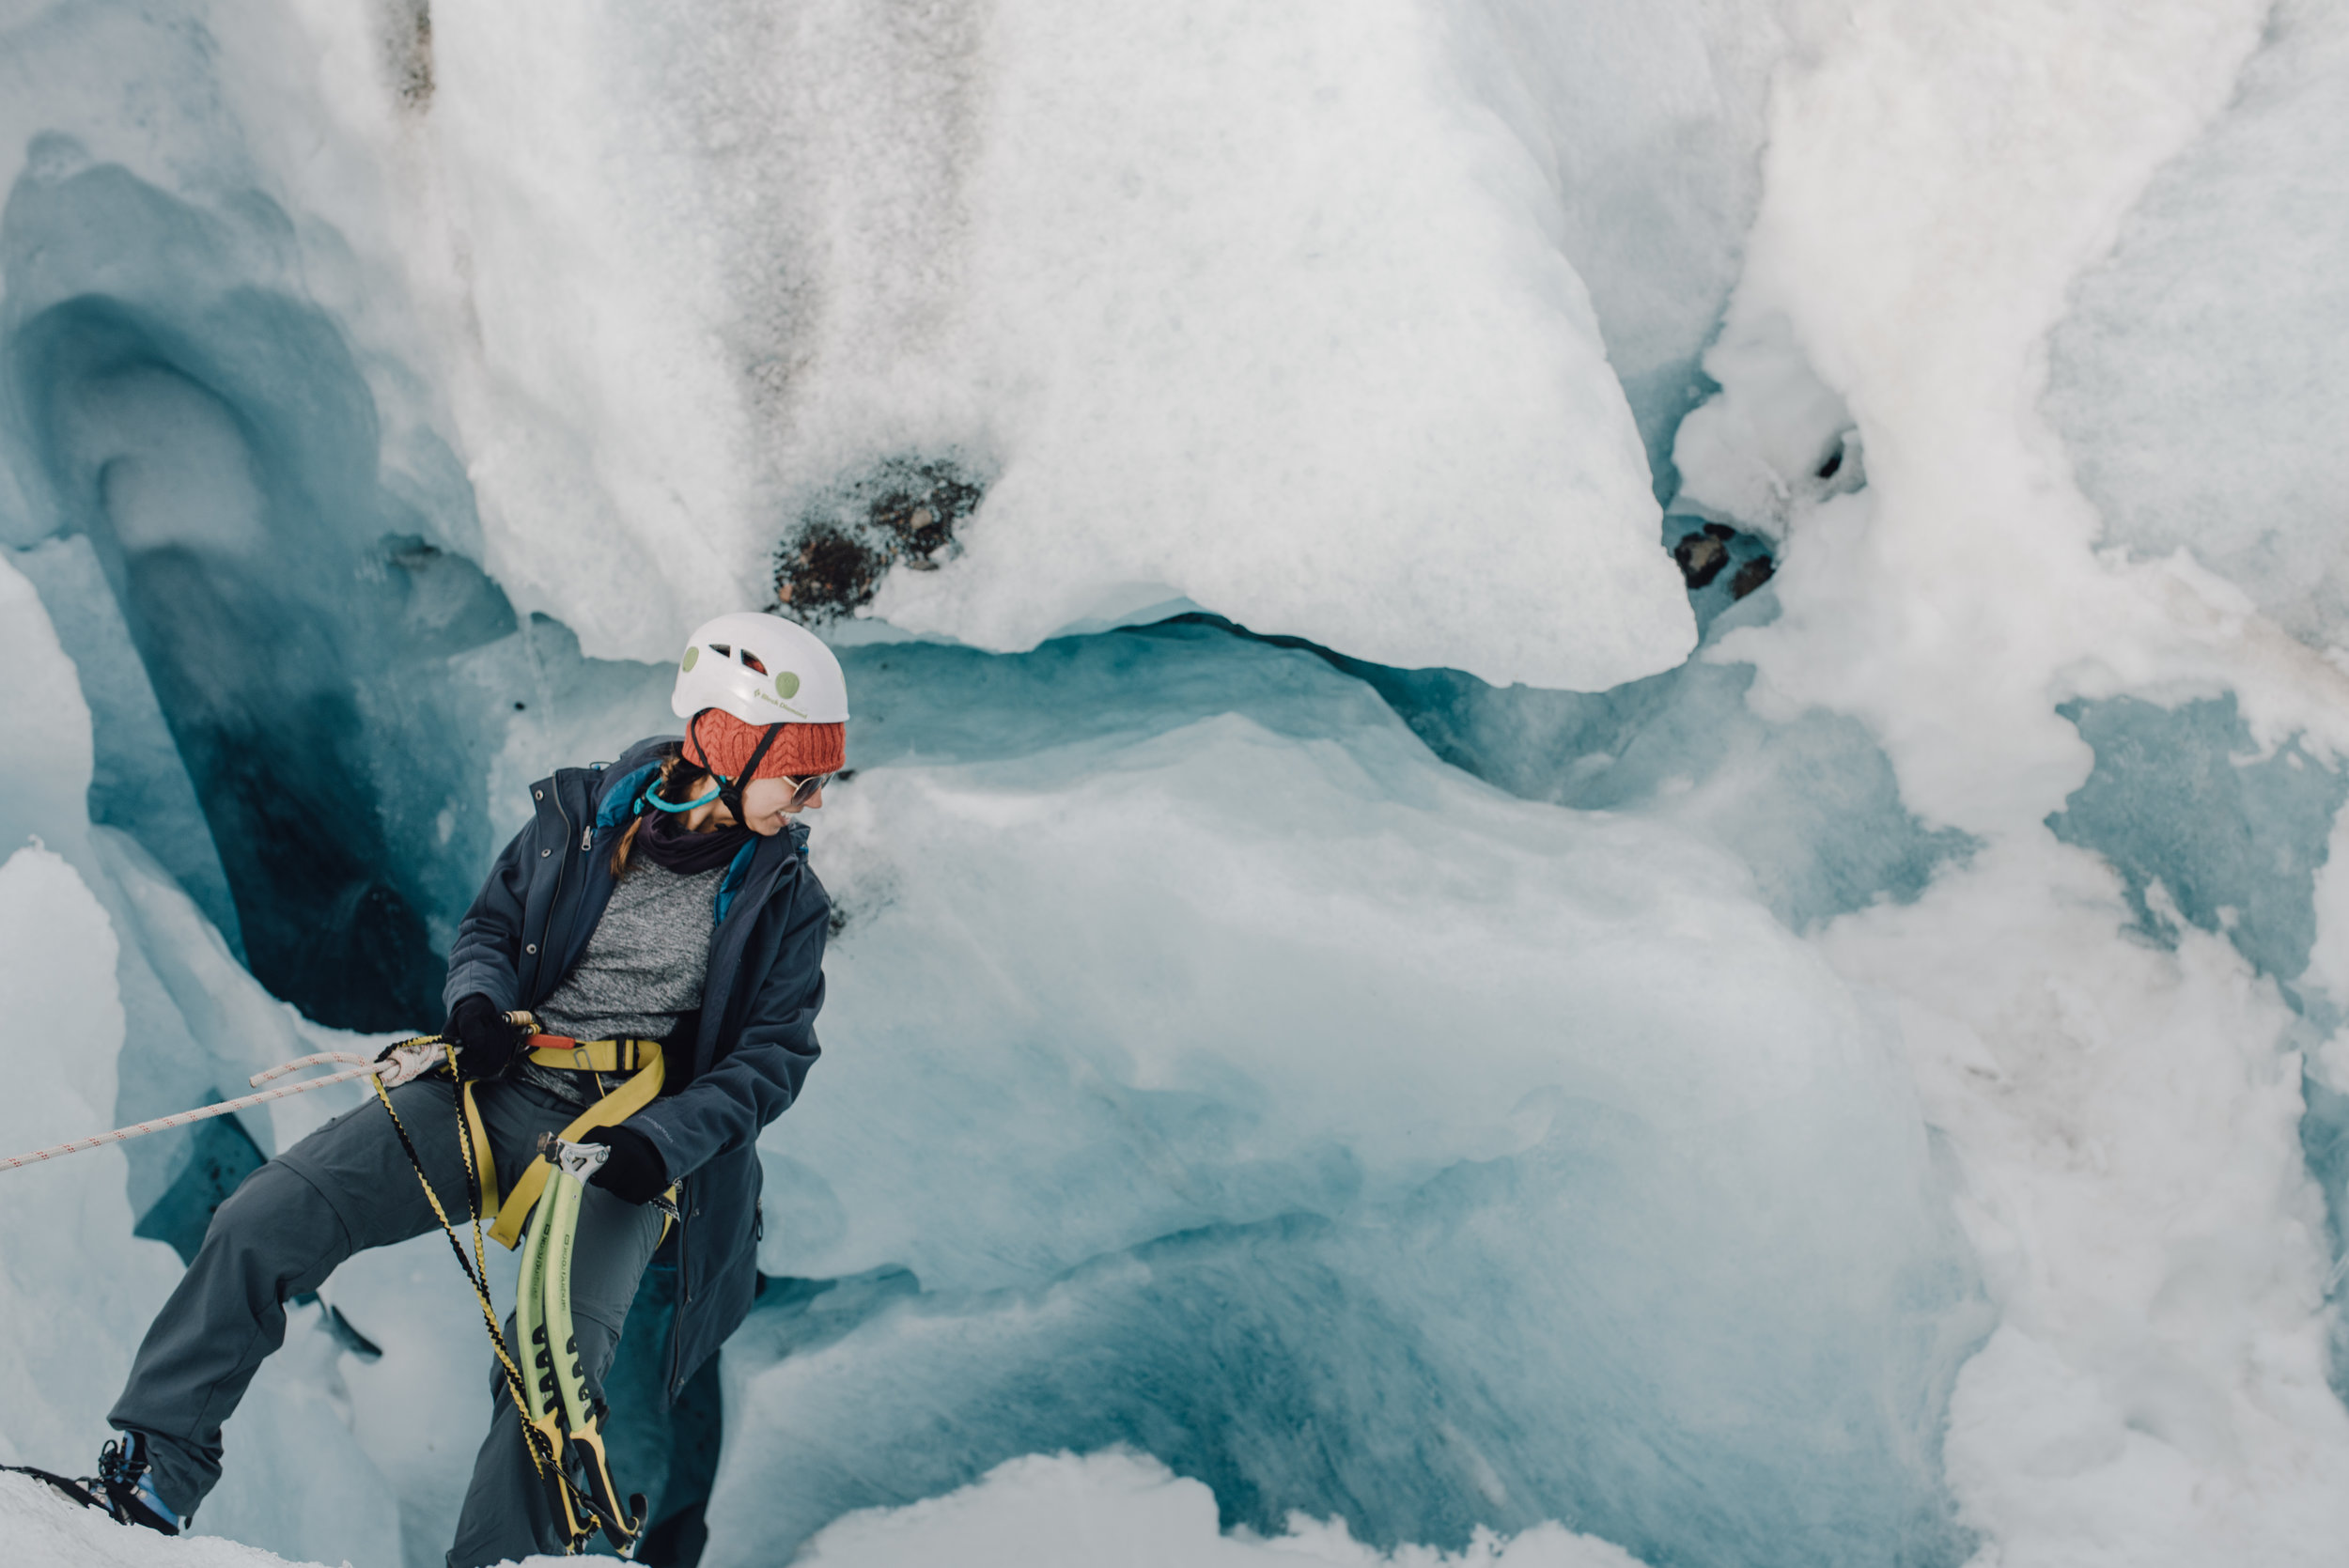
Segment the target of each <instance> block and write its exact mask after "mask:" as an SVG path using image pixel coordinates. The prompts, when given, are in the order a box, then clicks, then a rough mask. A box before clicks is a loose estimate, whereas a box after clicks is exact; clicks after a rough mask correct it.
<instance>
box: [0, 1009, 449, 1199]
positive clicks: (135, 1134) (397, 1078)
mask: <svg viewBox="0 0 2349 1568" xmlns="http://www.w3.org/2000/svg"><path fill="white" fill-rule="evenodd" d="M439 1043H440V1042H439V1040H438V1038H437V1037H435V1038H429V1039H422V1040H403V1041H401V1042H400V1043H399V1044H398V1045H397V1046H394V1047H392V1048H390V1049H389V1050H386V1051H384V1052H383V1053H381V1055H379V1056H376V1057H373V1058H369V1057H365V1056H361V1055H359V1054H358V1053H356V1052H354V1051H347V1050H324V1051H319V1053H318V1054H317V1055H315V1056H304V1057H300V1058H297V1059H296V1060H294V1061H291V1062H285V1063H279V1064H278V1065H276V1066H274V1067H272V1068H269V1069H268V1070H267V1071H265V1072H258V1073H255V1074H254V1075H253V1076H252V1077H251V1078H249V1079H246V1080H245V1081H246V1082H247V1083H249V1084H251V1085H253V1086H254V1087H255V1088H259V1087H260V1086H261V1085H262V1084H264V1083H267V1082H269V1081H270V1080H271V1079H279V1078H283V1077H285V1076H286V1075H287V1074H288V1073H293V1072H300V1071H301V1070H302V1069H303V1068H304V1067H317V1066H322V1065H325V1064H327V1063H336V1062H342V1063H353V1065H350V1066H349V1067H347V1068H346V1069H345V1070H344V1071H342V1072H339V1073H329V1074H327V1075H326V1076H325V1077H324V1078H312V1079H303V1081H301V1082H300V1083H288V1084H281V1085H280V1086H278V1087H277V1088H275V1089H271V1090H267V1091H265V1092H264V1093H261V1094H246V1095H244V1096H242V1097H241V1098H239V1099H233V1100H224V1101H222V1102H221V1103H220V1104H218V1105H206V1106H198V1107H197V1108H196V1109H195V1110H181V1111H178V1112H175V1113H174V1114H172V1115H169V1116H158V1117H157V1118H155V1120H153V1121H151V1122H139V1123H135V1124H133V1125H132V1126H127V1127H117V1128H116V1129H115V1130H114V1131H112V1132H101V1133H96V1134H93V1135H92V1136H90V1137H88V1138H77V1139H75V1140H73V1141H71V1142H70V1143H54V1144H52V1145H50V1146H49V1147H48V1148H46V1149H35V1150H34V1151H33V1152H32V1153H31V1154H28V1155H9V1156H8V1157H0V1171H17V1170H22V1169H23V1167H25V1166H27V1165H38V1164H39V1163H40V1162H41V1161H42V1160H45V1159H55V1158H57V1157H59V1156H61V1155H78V1154H80V1153H81V1152H82V1151H83V1150H85V1149H96V1148H101V1147H103V1146H104V1145H105V1144H108V1143H123V1142H128V1141H130V1140H132V1139H133V1138H144V1137H146V1136H147V1135H148V1133H150V1132H162V1131H163V1130H164V1129H166V1128H169V1127H183V1126H187V1125H188V1124H189V1123H191V1122H201V1121H205V1120H207V1119H209V1118H210V1117H214V1116H226V1115H228V1114H230V1113H231V1112H233V1111H239V1110H250V1109H252V1108H253V1107H254V1106H257V1105H266V1104H268V1103H269V1102H270V1101H271V1100H282V1099H284V1098H285V1097H286V1096H287V1095H288V1094H308V1093H309V1092H310V1091H311V1090H313V1089H324V1088H326V1087H328V1086H329V1085H331V1084H336V1083H348V1082H350V1080H351V1079H359V1078H374V1079H378V1080H379V1081H380V1082H381V1083H383V1084H386V1085H389V1086H392V1087H397V1086H398V1085H400V1084H402V1083H405V1082H407V1081H408V1080H409V1079H412V1078H414V1077H416V1076H418V1075H419V1074H420V1073H423V1072H426V1071H428V1070H429V1069H430V1067H431V1065H432V1064H433V1063H436V1062H437V1061H438V1060H439V1053H438V1052H436V1051H432V1050H431V1049H430V1048H431V1047H433V1046H436V1045H438V1044H439ZM403 1053H404V1054H403Z"/></svg>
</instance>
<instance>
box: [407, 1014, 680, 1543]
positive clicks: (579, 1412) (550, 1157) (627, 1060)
mask: <svg viewBox="0 0 2349 1568" xmlns="http://www.w3.org/2000/svg"><path fill="white" fill-rule="evenodd" d="M506 1021H507V1022H508V1023H511V1024H513V1025H514V1026H515V1027H517V1028H519V1029H521V1030H522V1031H524V1032H526V1033H527V1034H528V1035H529V1036H530V1037H531V1038H534V1039H537V1040H539V1041H542V1042H544V1043H543V1044H540V1045H537V1046H535V1047H533V1048H531V1049H530V1050H529V1051H528V1053H527V1059H528V1060H529V1061H530V1062H532V1063H534V1064H536V1065H537V1066H541V1067H550V1068H554V1069H556V1070H559V1071H572V1072H584V1073H592V1074H594V1075H595V1076H596V1082H597V1085H598V1087H599V1088H600V1087H601V1086H602V1081H603V1078H604V1076H605V1075H606V1074H616V1073H622V1072H626V1073H630V1074H632V1075H633V1076H631V1077H630V1079H628V1081H627V1082H626V1083H624V1084H622V1085H621V1086H620V1087H619V1088H617V1089H615V1090H614V1091H612V1092H611V1093H609V1094H604V1095H603V1096H602V1097H601V1098H600V1099H599V1100H598V1101H597V1102H596V1103H595V1104H594V1105H592V1106H590V1107H588V1109H587V1110H585V1111H584V1112H583V1113H582V1114H581V1115H580V1116H578V1117H576V1118H575V1119H573V1120H572V1122H571V1123H570V1124H569V1125H568V1126H566V1127H564V1128H563V1130H562V1131H561V1132H559V1133H548V1134H546V1135H544V1136H543V1137H541V1138H540V1139H539V1141H538V1148H539V1152H538V1154H537V1157H534V1158H533V1159H532V1160H531V1162H530V1164H529V1165H528V1166H527V1167H525V1168H524V1170H523V1172H522V1175H521V1179H520V1180H519V1181H517V1182H516V1183H515V1184H514V1188H513V1190H512V1191H511V1192H509V1193H507V1194H506V1201H505V1203H503V1204H502V1205H497V1193H498V1181H497V1171H496V1167H495V1165H494V1164H493V1163H492V1161H491V1158H490V1138H489V1132H488V1129H487V1127H486V1126H484V1124H483V1123H482V1120H481V1114H480V1111H479V1110H478V1108H477V1107H476V1106H475V1105H474V1085H473V1084H472V1083H471V1082H466V1081H461V1080H460V1081H459V1088H458V1138H457V1141H458V1146H459V1152H460V1153H461V1154H462V1155H463V1157H464V1161H465V1185H466V1194H465V1198H466V1210H465V1219H466V1222H467V1224H468V1225H469V1226H470V1227H471V1228H472V1231H473V1254H472V1256H470V1257H468V1256H467V1255H466V1253H465V1248H464V1244H463V1243H462V1242H460V1241H459V1240H458V1239H457V1227H456V1225H455V1223H454V1222H453V1221H452V1220H451V1219H449V1215H448V1210H447V1208H446V1207H445V1206H444V1205H443V1203H442V1202H441V1195H440V1194H439V1193H438V1192H436V1191H434V1190H433V1187H432V1181H431V1178H430V1177H429V1176H428V1175H427V1174H426V1173H425V1169H424V1160H423V1158H422V1157H420V1156H419V1155H418V1154H417V1152H416V1145H415V1141H414V1140H413V1139H412V1138H411V1137H410V1136H409V1132H408V1127H407V1125H406V1124H405V1123H404V1122H402V1121H401V1120H400V1115H399V1111H398V1110H397V1108H395V1107H394V1106H393V1104H392V1097H391V1094H389V1092H388V1091H387V1090H386V1089H385V1087H384V1086H383V1084H382V1082H381V1080H379V1081H378V1083H377V1085H376V1097H377V1098H378V1099H380V1100H381V1101H382V1102H383V1110H384V1113H385V1114H386V1115H388V1116H389V1117H390V1118H391V1119H392V1128H393V1130H394V1131H395V1132H397V1134H398V1135H399V1144H400V1147H401V1148H402V1149H403V1150H405V1151H406V1152H407V1155H408V1163H409V1164H410V1166H412V1168H413V1169H414V1171H415V1172H416V1183H417V1185H418V1186H420V1187H422V1188H424V1196H425V1201H426V1202H427V1203H429V1204H430V1205H431V1207H432V1213H433V1215H434V1217H435V1218H437V1219H439V1220H440V1222H441V1233H442V1234H443V1235H445V1236H446V1237H447V1238H448V1245H449V1250H451V1251H452V1252H454V1253H456V1254H457V1266H458V1267H459V1268H460V1269H462V1270H463V1271H464V1275H465V1281H466V1282H467V1283H468V1284H470V1285H471V1286H472V1287H473V1293H474V1302H475V1303H476V1304H477V1305H478V1306H479V1307H480V1309H481V1320H482V1325H483V1327H484V1328H485V1329H486V1330H487V1331H488V1333H489V1336H490V1348H491V1349H492V1350H493V1351H494V1352H495V1353H496V1356H497V1359H498V1365H499V1367H500V1369H501V1371H502V1372H503V1374H504V1375H505V1378H506V1397H507V1398H508V1399H509V1400H511V1401H512V1403H513V1405H514V1410H515V1414H516V1416H517V1417H518V1418H519V1419H520V1420H521V1424H522V1441H523V1446H524V1447H525V1448H526V1449H527V1451H528V1452H529V1454H530V1463H531V1467H532V1468H533V1469H535V1470H536V1471H537V1474H538V1477H539V1479H540V1480H541V1481H542V1482H544V1483H546V1485H547V1488H548V1491H549V1494H550V1497H551V1499H552V1505H553V1513H554V1516H555V1518H556V1519H557V1521H558V1522H559V1523H560V1525H561V1527H562V1530H563V1537H564V1551H565V1553H566V1555H569V1556H577V1555H578V1554H579V1553H580V1552H582V1551H583V1550H584V1549H585V1548H586V1545H587V1543H588V1542H589V1541H590V1540H592V1539H593V1538H594V1537H595V1535H596V1534H597V1532H598V1531H601V1532H602V1534H603V1537H604V1539H605V1540H606V1541H608V1542H610V1543H611V1544H612V1546H613V1547H614V1550H616V1551H617V1552H618V1553H619V1554H620V1555H621V1556H622V1557H629V1556H631V1555H632V1554H633V1553H634V1551H635V1545H636V1539H637V1537H638V1536H639V1535H640V1534H641V1533H642V1532H643V1530H644V1514H645V1499H644V1498H643V1497H642V1496H641V1495H631V1496H630V1498H629V1499H628V1506H627V1507H626V1508H622V1507H621V1506H620V1497H619V1489H618V1487H617V1486H616V1485H614V1483H613V1480H612V1469H611V1465H610V1462H609V1460H608V1459H607V1457H606V1455H605V1453H604V1447H603V1419H604V1416H605V1414H606V1407H605V1406H604V1405H603V1402H602V1401H601V1400H599V1399H598V1398H596V1397H595V1396H594V1395H593V1394H592V1393H591V1392H590V1391H589V1390H588V1388H587V1378H586V1369H585V1367H584V1365H583V1362H582V1361H581V1360H580V1358H579V1343H578V1339H577V1336H576V1335H575V1334H574V1332H573V1330H572V1327H571V1249H572V1247H573V1245H574V1243H575V1242H576V1240H577V1237H578V1231H579V1203H580V1199H581V1197H582V1195H583V1193H584V1191H585V1186H584V1183H585V1180H586V1178H587V1177H588V1176H590V1175H593V1174H594V1173H595V1171H596V1169H597V1167H599V1166H600V1165H601V1164H602V1163H603V1161H604V1160H605V1159H606V1158H608V1157H610V1154H611V1151H610V1150H609V1149H607V1148H605V1147H604V1146H603V1145H601V1144H596V1143H579V1142H576V1141H575V1140H576V1139H577V1138H578V1137H579V1136H580V1135H581V1134H582V1133H584V1132H588V1131H591V1130H593V1129H594V1128H597V1127H603V1126H614V1124H616V1123H619V1122H622V1121H625V1120H626V1119H627V1118H628V1117H630V1116H632V1115H634V1114H635V1113H636V1112H637V1111H638V1110H641V1109H643V1108H644V1107H645V1106H646V1105H648V1104H650V1103H651V1101H652V1098H653V1096H654V1095H655V1094H659V1093H660V1092H661V1080H662V1067H661V1045H660V1042H658V1041H655V1040H571V1039H567V1038H563V1037H561V1036H556V1035H549V1034H544V1033H541V1032H539V1027H538V1021H537V1019H536V1018H534V1017H531V1015H529V1014H528V1013H509V1014H507V1015H506ZM404 1044H406V1045H412V1046H424V1045H431V1046H438V1047H440V1048H441V1050H442V1052H443V1053H444V1060H438V1061H435V1062H434V1063H433V1064H432V1066H431V1067H430V1068H428V1069H425V1070H427V1071H434V1070H439V1069H440V1068H442V1067H445V1068H446V1069H447V1071H448V1073H449V1076H450V1077H451V1078H455V1077H456V1076H457V1053H456V1048H454V1047H453V1046H449V1045H447V1044H446V1043H445V1042H443V1041H440V1040H438V1039H433V1040H429V1041H425V1040H418V1041H409V1042H404ZM394 1049H398V1048H397V1047H395V1048H394ZM672 1190H674V1189H672ZM492 1205H497V1206H496V1214H495V1220H496V1224H495V1226H494V1227H493V1229H492V1231H491V1234H492V1236H493V1237H494V1238H495V1239H497V1240H500V1241H502V1242H504V1244H505V1245H506V1246H507V1247H509V1248H510V1247H512V1246H514V1245H515V1244H516V1243H515V1241H513V1240H507V1239H506V1234H505V1233H506V1231H507V1230H508V1228H509V1227H510V1230H511V1232H512V1233H514V1234H516V1235H517V1236H518V1238H519V1234H520V1232H521V1227H522V1225H523V1222H524V1221H525V1220H527V1219H532V1216H533V1211H534V1210H535V1211H536V1220H535V1222H534V1223H532V1225H531V1227H530V1231H529V1234H528V1240H527V1245H525V1246H524V1247H523V1250H522V1272H521V1283H520V1284H519V1285H518V1286H517V1288H516V1294H515V1303H514V1325H515V1343H516V1344H517V1345H518V1346H519V1347H520V1348H521V1355H522V1357H523V1358H524V1359H525V1360H527V1361H529V1362H530V1370H529V1371H528V1372H527V1373H525V1372H524V1371H523V1370H522V1368H521V1367H520V1366H518V1365H516V1363H515V1360H514V1353H513V1351H511V1350H509V1349H508V1348H507V1346H506V1335H505V1334H504V1333H503V1332H502V1331H500V1329H499V1327H498V1320H497V1308H496V1305H495V1304H494V1303H493V1302H492V1301H491V1300H490V1290H489V1283H488V1281H489V1276H490V1265H489V1257H488V1254H487V1252H486V1251H485V1250H483V1247H482V1242H481V1226H482V1221H483V1219H485V1218H487V1217H488V1216H487V1215H486V1214H485V1211H486V1210H488V1209H490V1207H491V1206H492ZM658 1206H659V1207H660V1209H661V1214H662V1217H663V1219H662V1227H661V1229H662V1234H663V1235H664V1237H665V1235H666V1234H667V1230H668V1226H669V1225H670V1224H672V1223H674V1222H675V1221H676V1219H677V1206H676V1204H675V1203H674V1202H672V1201H671V1200H669V1199H668V1198H662V1199H661V1200H659V1201H658ZM574 1470H576V1471H577V1472H578V1473H579V1475H581V1476H583V1477H584V1478H585V1479H584V1482H582V1481H579V1480H575V1479H573V1474H572V1472H573V1471H574Z"/></svg>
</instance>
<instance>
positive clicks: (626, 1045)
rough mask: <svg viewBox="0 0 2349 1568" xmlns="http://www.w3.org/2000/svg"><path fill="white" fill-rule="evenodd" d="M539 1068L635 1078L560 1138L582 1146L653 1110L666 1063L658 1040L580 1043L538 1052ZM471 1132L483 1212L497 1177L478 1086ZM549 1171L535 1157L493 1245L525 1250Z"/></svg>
mask: <svg viewBox="0 0 2349 1568" xmlns="http://www.w3.org/2000/svg"><path fill="white" fill-rule="evenodd" d="M530 1061H531V1063H532V1064H533V1065H536V1066H540V1067H552V1068H553V1069H554V1070H556V1071H557V1072H582V1073H620V1072H632V1073H633V1074H634V1075H635V1076H634V1077H633V1078H630V1079H629V1080H628V1081H627V1082H626V1083H623V1084H621V1085H620V1086H619V1087H618V1088H617V1089H614V1091H612V1093H610V1094H606V1095H605V1096H604V1097H603V1098H601V1099H599V1100H598V1101H597V1102H596V1103H595V1104H593V1105H591V1106H589V1107H588V1108H587V1109H586V1110H583V1111H582V1112H580V1114H579V1116H578V1118H577V1119H576V1120H574V1121H573V1122H572V1123H571V1124H570V1126H567V1127H565V1128H564V1129H563V1130H562V1131H561V1132H559V1133H557V1134H556V1135H555V1136H556V1137H558V1138H560V1139H562V1140H563V1141H565V1142H567V1143H575V1142H577V1141H579V1135H580V1134H581V1133H583V1132H589V1131H592V1130H594V1129H595V1128H597V1127H609V1126H618V1125H619V1124H620V1123H622V1122H625V1121H627V1120H628V1119H629V1118H630V1116H633V1115H635V1114H636V1113H637V1112H638V1111H640V1110H644V1109H645V1107H646V1106H648V1105H650V1104H652V1102H653V1096H654V1095H656V1094H660V1093H661V1080H662V1078H663V1076H664V1072H663V1068H662V1066H661V1042H660V1041H658V1040H575V1041H571V1042H569V1043H568V1044H567V1045H565V1046H538V1047H535V1048H532V1050H531V1052H530ZM464 1101H465V1129H466V1134H467V1136H468V1137H470V1138H471V1139H472V1140H473V1146H474V1157H475V1159H476V1160H477V1161H478V1162H479V1164H480V1167H481V1190H482V1206H483V1207H484V1208H487V1207H488V1206H489V1205H490V1203H493V1202H495V1200H496V1195H497V1190H498V1186H497V1175H496V1172H493V1171H492V1170H491V1169H490V1137H489V1132H488V1130H487V1129H486V1128H485V1127H484V1126H482V1124H481V1116H480V1113H479V1112H478V1111H476V1110H474V1099H473V1085H472V1084H470V1083H468V1084H466V1085H465V1094H464ZM547 1172H548V1166H547V1161H546V1157H545V1156H543V1155H541V1156H537V1157H534V1158H533V1159H532V1160H531V1162H530V1164H529V1165H528V1166H527V1167H525V1168H524V1169H523V1171H522V1173H521V1179H520V1180H518V1181H517V1182H515V1183H514V1190H513V1191H511V1192H509V1193H507V1194H506V1202H505V1203H501V1204H499V1205H498V1210H497V1223H496V1224H494V1225H492V1226H490V1239H491V1240H493V1241H495V1242H496V1243H497V1244H498V1245H499V1246H501V1247H504V1248H506V1250H509V1251H510V1250H513V1249H514V1248H517V1247H519V1246H521V1240H522V1226H523V1224H524V1223H525V1222H527V1221H528V1220H529V1219H530V1211H531V1210H532V1209H533V1208H534V1207H536V1206H537V1203H538V1195H539V1194H540V1193H541V1192H543V1191H545V1190H546V1186H547Z"/></svg>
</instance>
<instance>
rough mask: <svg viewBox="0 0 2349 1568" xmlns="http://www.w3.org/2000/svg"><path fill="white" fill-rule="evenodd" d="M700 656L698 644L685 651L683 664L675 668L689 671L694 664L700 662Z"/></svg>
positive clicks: (700, 651)
mask: <svg viewBox="0 0 2349 1568" xmlns="http://www.w3.org/2000/svg"><path fill="white" fill-rule="evenodd" d="M701 656H702V650H701V645H700V644H694V645H693V646H692V647H690V648H687V649H686V650H685V662H684V663H682V664H680V665H678V666H677V668H678V669H679V670H691V669H692V667H693V666H694V664H695V663H696V662H698V661H699V660H700V659H701Z"/></svg>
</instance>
